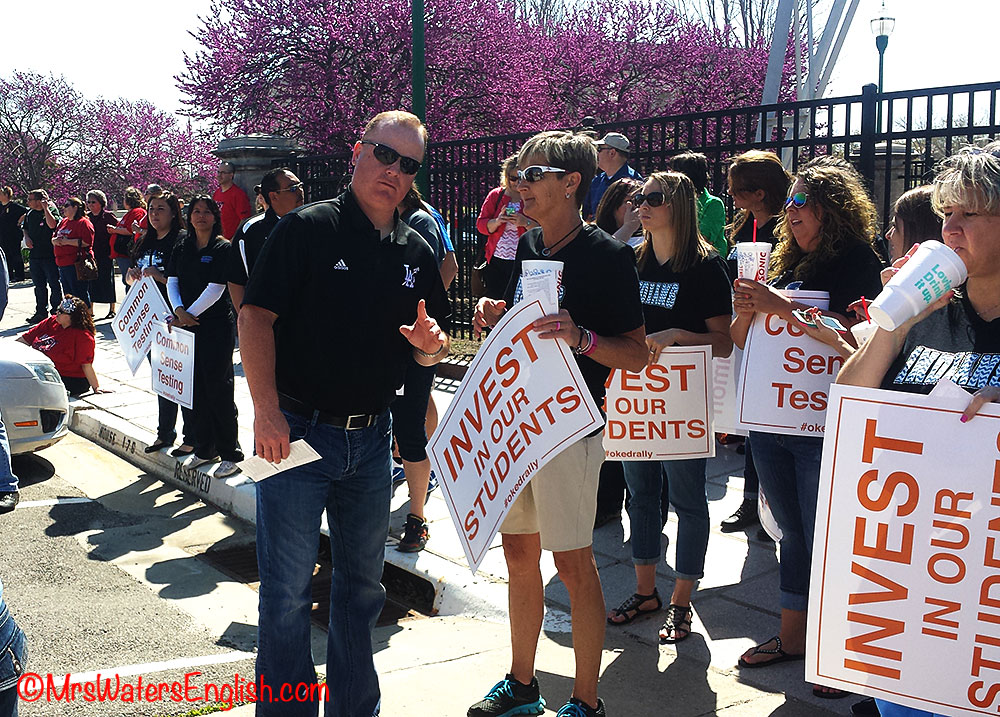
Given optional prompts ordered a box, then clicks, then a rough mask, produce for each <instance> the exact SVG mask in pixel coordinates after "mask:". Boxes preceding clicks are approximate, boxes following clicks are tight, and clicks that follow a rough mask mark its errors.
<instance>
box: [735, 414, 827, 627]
mask: <svg viewBox="0 0 1000 717" xmlns="http://www.w3.org/2000/svg"><path fill="white" fill-rule="evenodd" d="M750 440H751V442H752V443H753V462H754V466H756V468H757V475H758V477H759V478H760V487H761V489H762V490H763V491H764V495H765V496H767V502H768V505H770V506H771V513H773V514H774V519H775V520H776V521H777V523H778V527H779V528H781V561H780V563H779V566H778V567H779V569H778V573H779V575H780V581H781V607H782V608H784V609H785V610H800V611H802V610H806V609H807V608H808V607H809V571H810V566H811V565H812V546H813V532H814V530H815V528H816V500H817V494H818V492H819V466H820V459H821V458H822V455H823V439H822V438H813V437H811V436H782V435H778V434H776V433H758V432H756V431H753V432H751V433H750Z"/></svg>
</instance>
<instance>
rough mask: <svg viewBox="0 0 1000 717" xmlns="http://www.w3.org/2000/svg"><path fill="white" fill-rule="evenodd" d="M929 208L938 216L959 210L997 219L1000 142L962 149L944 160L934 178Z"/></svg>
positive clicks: (999, 213) (999, 205)
mask: <svg viewBox="0 0 1000 717" xmlns="http://www.w3.org/2000/svg"><path fill="white" fill-rule="evenodd" d="M931 204H932V206H933V207H934V211H935V212H936V213H938V214H942V208H943V207H956V206H960V207H964V208H965V209H969V210H971V211H974V212H977V213H980V214H992V215H1000V141H995V142H990V143H989V144H987V145H986V146H984V147H976V146H973V145H969V146H967V147H963V148H962V149H960V150H959V151H958V152H957V153H956V154H953V155H952V156H950V157H948V158H947V159H946V160H944V162H942V163H941V165H940V168H939V169H938V173H937V176H936V177H934V193H933V195H932V196H931Z"/></svg>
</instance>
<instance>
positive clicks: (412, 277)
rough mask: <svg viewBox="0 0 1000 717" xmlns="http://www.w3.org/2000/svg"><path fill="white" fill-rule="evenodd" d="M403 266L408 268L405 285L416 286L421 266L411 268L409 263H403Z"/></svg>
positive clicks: (409, 287)
mask: <svg viewBox="0 0 1000 717" xmlns="http://www.w3.org/2000/svg"><path fill="white" fill-rule="evenodd" d="M403 268H404V269H406V276H405V277H404V278H403V286H405V287H406V288H407V289H413V288H416V287H415V285H414V282H415V281H416V280H417V272H419V271H420V267H419V266H417V267H414V268H413V269H411V268H410V265H409V264H403Z"/></svg>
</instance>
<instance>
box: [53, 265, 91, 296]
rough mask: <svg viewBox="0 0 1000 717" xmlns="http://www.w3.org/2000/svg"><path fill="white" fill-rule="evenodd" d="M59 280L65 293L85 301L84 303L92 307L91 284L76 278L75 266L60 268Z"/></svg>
mask: <svg viewBox="0 0 1000 717" xmlns="http://www.w3.org/2000/svg"><path fill="white" fill-rule="evenodd" d="M59 280H60V281H61V282H62V287H63V292H64V293H66V294H72V295H73V296H75V297H76V298H78V299H83V302H84V303H85V304H86V305H87V306H90V282H89V281H80V280H79V279H77V278H76V267H75V266H74V265H73V264H70V265H69V266H60V267H59Z"/></svg>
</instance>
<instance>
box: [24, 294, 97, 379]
mask: <svg viewBox="0 0 1000 717" xmlns="http://www.w3.org/2000/svg"><path fill="white" fill-rule="evenodd" d="M95 334H96V330H95V328H94V317H93V316H91V315H90V309H89V308H88V307H87V305H86V304H85V303H83V301H82V300H81V299H78V298H77V297H75V296H72V295H70V294H66V296H65V298H64V299H63V300H62V301H61V302H60V303H59V307H58V308H57V309H56V313H55V315H54V316H50V317H49V318H47V319H45V320H43V321H42V322H41V323H38V324H36V325H34V326H32V327H31V328H30V329H28V330H27V331H25V332H24V333H23V334H21V335H20V336H18V337H17V340H18V341H20V342H21V343H22V344H27V345H28V346H30V347H31V348H33V349H35V350H37V351H41V352H42V353H43V354H45V355H46V356H48V357H49V359H51V360H52V363H53V364H55V367H56V371H57V372H58V373H59V377H60V378H61V379H62V381H63V384H64V385H65V386H66V391H67V392H68V393H69V395H70V396H82V395H83V394H85V393H86V392H87V391H90V390H93V391H94V393H107V391H104V390H102V389H101V387H100V384H99V383H98V380H97V373H95V372H94V349H95V346H96V340H95V338H94V335H95Z"/></svg>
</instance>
